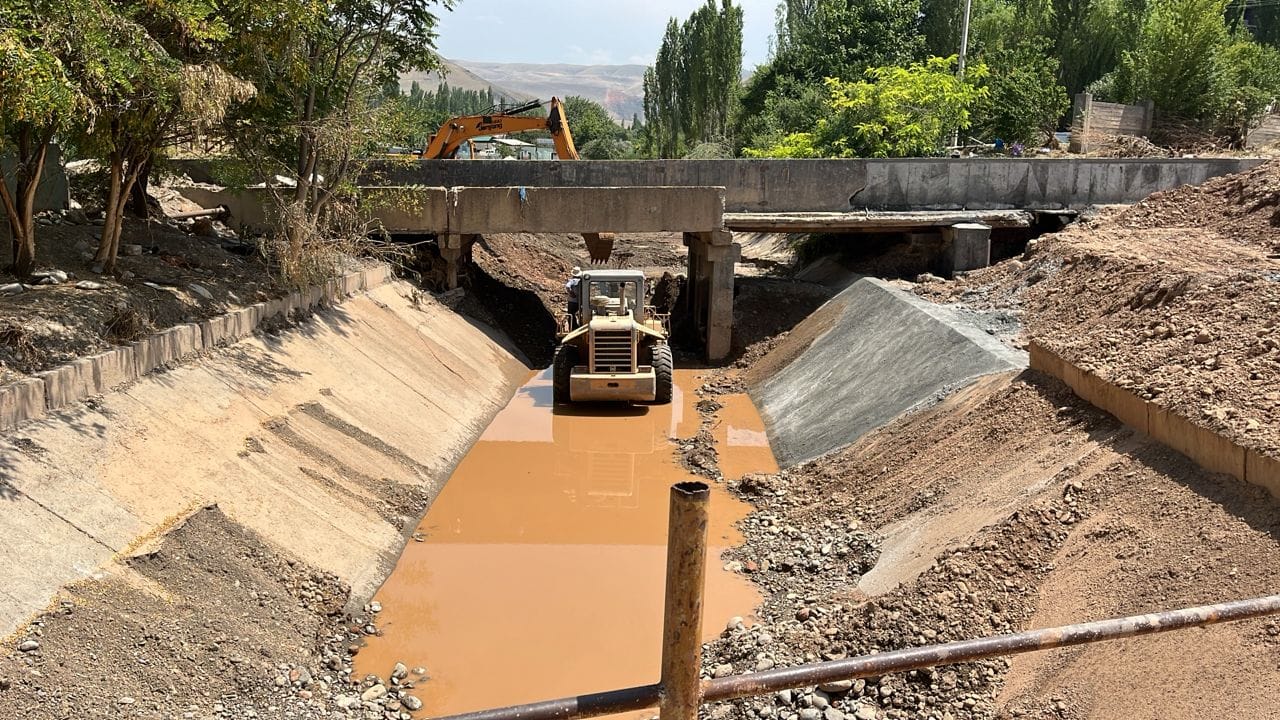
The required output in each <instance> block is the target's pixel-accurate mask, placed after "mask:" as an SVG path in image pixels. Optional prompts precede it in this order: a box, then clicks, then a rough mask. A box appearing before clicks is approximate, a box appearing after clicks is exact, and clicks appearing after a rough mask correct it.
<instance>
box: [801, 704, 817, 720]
mask: <svg viewBox="0 0 1280 720" xmlns="http://www.w3.org/2000/svg"><path fill="white" fill-rule="evenodd" d="M820 717H822V711H821V710H819V709H818V708H811V707H810V708H803V709H802V710H800V720H818V718H820Z"/></svg>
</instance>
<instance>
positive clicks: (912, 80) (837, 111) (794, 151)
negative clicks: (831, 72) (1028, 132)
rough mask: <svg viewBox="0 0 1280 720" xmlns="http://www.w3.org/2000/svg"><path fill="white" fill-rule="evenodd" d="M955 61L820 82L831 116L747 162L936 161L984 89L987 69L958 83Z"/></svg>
mask: <svg viewBox="0 0 1280 720" xmlns="http://www.w3.org/2000/svg"><path fill="white" fill-rule="evenodd" d="M956 62H957V57H956V56H954V55H953V56H951V57H949V58H929V59H928V60H926V61H925V62H923V63H912V64H911V65H909V66H907V67H901V66H897V65H889V66H885V67H877V68H871V69H870V70H867V72H866V73H865V78H866V79H865V80H860V81H856V82H844V81H841V80H837V79H835V78H829V79H828V80H827V81H826V85H827V88H828V90H829V91H830V98H829V100H828V102H829V105H830V110H831V113H830V115H829V116H828V117H827V118H825V119H822V120H819V121H818V123H817V125H816V127H814V128H813V129H812V130H811V131H809V132H807V133H792V134H789V135H788V136H786V137H785V138H783V139H782V140H781V141H779V142H778V143H776V144H775V145H773V146H772V147H761V148H755V149H753V150H750V151H748V152H747V153H746V154H748V155H750V156H753V157H772V156H783V157H913V156H921V155H937V154H938V152H939V151H940V150H941V149H942V147H943V144H944V142H945V139H946V137H947V136H948V135H949V134H950V133H951V131H952V130H953V129H955V128H961V129H965V128H967V127H968V126H969V124H970V122H971V120H972V113H973V110H974V108H975V107H977V106H978V105H979V104H980V103H981V102H983V101H984V100H985V99H986V97H987V95H988V92H989V91H988V89H987V88H986V87H984V86H983V84H984V81H985V80H986V79H987V76H988V73H987V68H986V66H985V65H983V64H982V63H975V64H973V65H970V66H969V67H968V69H967V71H966V74H965V78H964V79H963V80H962V79H960V78H959V77H958V76H957V73H956V69H957V68H956Z"/></svg>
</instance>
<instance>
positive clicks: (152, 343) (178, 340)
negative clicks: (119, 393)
mask: <svg viewBox="0 0 1280 720" xmlns="http://www.w3.org/2000/svg"><path fill="white" fill-rule="evenodd" d="M391 279H392V274H391V268H390V267H388V266H386V265H378V266H376V267H373V268H370V269H368V270H364V271H361V272H358V273H352V274H349V275H346V276H344V277H342V278H339V279H337V280H333V281H330V282H328V283H326V284H325V286H323V287H319V288H315V289H313V290H308V291H303V292H292V293H290V294H289V295H287V296H286V297H284V298H278V299H276V300H271V301H269V302H265V303H258V304H257V305H251V306H249V307H245V308H241V309H239V310H233V311H232V312H230V313H227V314H225V315H220V316H218V317H216V318H211V319H209V320H204V321H202V322H199V323H190V324H186V325H177V326H174V327H171V328H166V329H165V330H161V331H159V332H157V333H154V334H152V335H151V336H149V337H146V338H143V339H141V340H137V341H135V342H133V343H131V344H129V345H126V346H121V347H115V348H112V349H110V350H107V351H105V352H102V353H98V354H97V355H91V356H89V357H83V358H79V359H77V360H74V361H72V362H69V363H67V364H65V365H61V366H59V367H56V368H53V369H52V370H45V371H44V372H41V373H37V374H36V376H35V377H33V378H28V379H24V380H20V381H18V382H16V383H13V384H10V385H5V386H0V433H2V432H7V431H9V430H12V429H14V428H16V427H18V426H19V425H21V424H22V423H24V422H26V421H28V420H36V419H39V418H42V417H44V415H45V414H46V413H48V412H50V411H53V410H58V409H61V408H65V407H68V406H71V405H75V404H77V403H80V402H81V401H83V400H86V399H88V398H90V397H93V396H94V395H101V394H102V393H104V392H107V391H108V390H111V389H112V388H114V387H118V386H120V385H123V384H125V383H129V382H133V381H134V380H137V379H138V378H140V377H142V376H144V375H146V374H147V373H150V372H152V371H154V370H156V369H157V368H161V367H164V366H167V365H170V364H173V363H176V362H180V361H182V360H185V359H187V358H190V357H192V356H194V355H196V354H198V353H201V352H204V351H205V350H212V349H214V348H217V347H221V346H223V345H226V344H228V343H231V342H235V341H236V340H239V339H241V338H244V337H247V336H249V335H251V334H253V333H254V331H256V330H257V329H258V326H259V325H261V324H262V323H263V322H264V321H266V320H271V319H275V318H278V317H284V316H287V315H288V313H289V311H291V310H298V311H310V310H318V309H320V308H321V307H325V306H329V305H331V304H333V303H334V302H336V301H338V300H340V299H341V298H343V297H346V296H348V295H353V294H355V293H357V292H360V291H363V290H371V289H373V288H376V287H378V286H380V285H383V284H384V283H386V282H388V281H390V280H391Z"/></svg>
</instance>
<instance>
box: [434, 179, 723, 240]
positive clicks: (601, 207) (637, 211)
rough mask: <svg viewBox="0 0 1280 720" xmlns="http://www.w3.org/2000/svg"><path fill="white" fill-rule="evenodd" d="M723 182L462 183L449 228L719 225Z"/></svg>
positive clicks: (692, 228)
mask: <svg viewBox="0 0 1280 720" xmlns="http://www.w3.org/2000/svg"><path fill="white" fill-rule="evenodd" d="M723 214H724V188H717V187H627V188H617V187H604V188H563V187H548V188H532V187H530V188H525V187H496V188H485V187H463V188H453V189H452V190H450V193H449V232H450V233H456V234H461V235H466V234H473V233H474V234H483V233H501V232H507V233H516V232H533V233H559V232H564V233H582V232H696V231H707V230H717V229H719V228H720V227H721V224H722V220H721V218H722V216H723Z"/></svg>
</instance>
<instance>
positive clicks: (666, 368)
mask: <svg viewBox="0 0 1280 720" xmlns="http://www.w3.org/2000/svg"><path fill="white" fill-rule="evenodd" d="M653 374H654V375H656V376H657V379H658V383H657V388H656V389H655V392H654V396H653V401H654V402H655V403H657V404H659V405H666V404H668V403H670V402H671V392H672V388H673V387H674V382H675V362H674V361H673V360H672V359H671V346H670V345H657V346H655V347H654V348H653Z"/></svg>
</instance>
